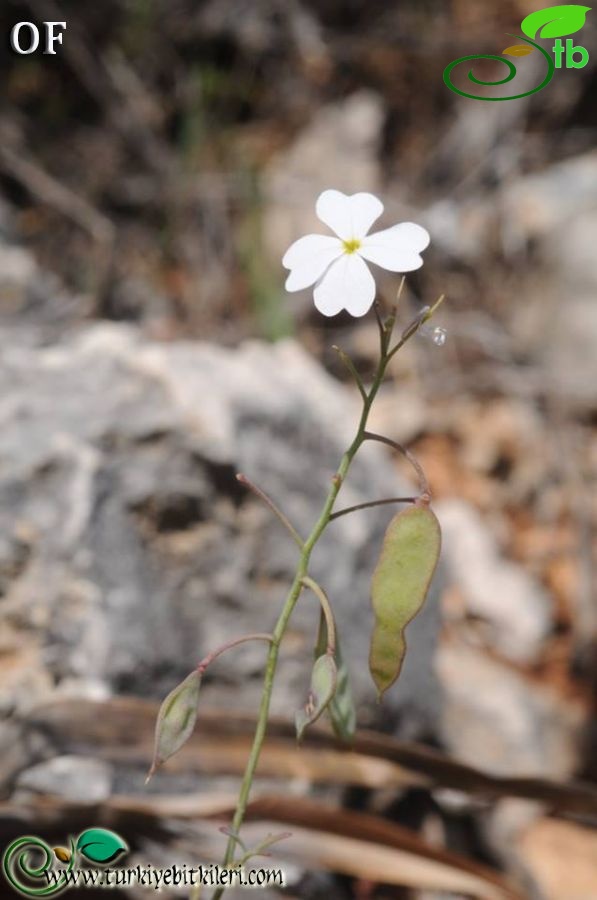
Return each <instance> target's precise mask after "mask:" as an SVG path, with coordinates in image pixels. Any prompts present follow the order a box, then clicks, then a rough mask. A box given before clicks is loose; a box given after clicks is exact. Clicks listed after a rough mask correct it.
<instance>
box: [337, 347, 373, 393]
mask: <svg viewBox="0 0 597 900" xmlns="http://www.w3.org/2000/svg"><path fill="white" fill-rule="evenodd" d="M332 350H335V351H336V353H337V354H338V356H339V357H340V359H341V360H342V362H343V363H344V365H345V366H346V368H347V369H348V371H349V372H350V374H351V375H352V377H353V379H354V382H355V384H356V386H357V387H358V389H359V393H360V395H361V397H362V398H363V400H366V399H367V391H366V390H365V385H364V384H363V382H362V380H361V376H360V375H359V373H358V372H357V370H356V368H355V364H354V363H353V361H352V359H351V358H350V356H349V355H348V353H345V352H344V350H341V349H340V347H338V345H337V344H333V345H332Z"/></svg>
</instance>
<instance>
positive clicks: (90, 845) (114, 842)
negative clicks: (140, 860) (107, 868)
mask: <svg viewBox="0 0 597 900" xmlns="http://www.w3.org/2000/svg"><path fill="white" fill-rule="evenodd" d="M128 849H129V848H128V846H127V844H125V842H124V841H123V840H122V838H121V837H120V835H118V834H116V832H114V831H109V830H108V829H107V828H88V829H87V831H84V832H83V833H82V834H80V835H79V839H78V840H77V851H78V852H79V853H80V854H81V855H82V856H84V857H85V859H88V860H89V861H90V862H95V863H109V862H112V861H113V860H115V859H116V857H117V856H120V854H121V853H127V852H128Z"/></svg>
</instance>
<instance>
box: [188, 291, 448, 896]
mask: <svg viewBox="0 0 597 900" xmlns="http://www.w3.org/2000/svg"><path fill="white" fill-rule="evenodd" d="M402 287H403V284H401V287H400V291H401V290H402ZM441 299H443V298H441ZM441 299H440V300H439V301H438V302H437V303H436V304H435V306H434V307H432V309H431V311H426V312H425V318H424V319H423V317H419V319H418V320H417V321H416V322H415V323H413V326H411V328H409V329H407V333H404V334H403V335H402V337H401V339H400V340H399V342H398V344H397V345H396V346H395V347H394V348H393V349H392V350H390V349H389V346H390V342H391V339H392V331H393V328H394V323H395V320H396V314H395V312H393V313H391V314H390V315H389V316H388V318H387V319H386V321H385V322H383V321H382V319H381V315H380V313H379V310H378V309H377V306H376V308H375V312H376V316H377V320H378V324H379V332H380V357H379V362H378V364H377V369H376V371H375V375H374V378H373V382H372V384H371V387H370V388H369V391H368V392H367V391H365V390H363V391H362V392H361V396H362V397H363V409H362V412H361V417H360V419H359V424H358V426H357V430H356V434H355V436H354V438H353V440H352V443H351V444H350V446H349V448H348V450H346V452H345V453H344V456H343V457H342V459H341V461H340V465H339V466H338V469H337V471H336V473H335V475H333V476H332V484H331V487H330V489H329V491H328V495H327V497H326V499H325V502H324V504H323V507H322V510H321V513H320V515H319V518H318V519H317V522H316V523H315V525H314V526H313V529H312V531H311V534H310V535H309V536H308V538H307V539H306V540H305V541H304V543H302V546H301V547H300V557H299V561H298V565H297V568H296V572H295V575H294V579H293V582H292V585H291V586H290V590H289V592H288V595H287V597H286V600H285V602H284V606H283V607H282V611H281V613H280V616H279V618H278V621H277V622H276V626H275V628H274V630H273V632H272V635H271V644H270V648H269V653H268V656H267V662H266V668H265V675H264V679H263V692H262V695H261V703H260V706H259V713H258V718H257V725H256V728H255V735H254V737H253V744H252V747H251V752H250V754H249V759H248V761H247V765H246V768H245V773H244V776H243V780H242V784H241V787H240V792H239V797H238V804H237V807H236V811H235V814H234V818H233V820H232V824H231V826H230V830H231V832H232V836H231V837H230V838H229V840H228V844H227V847H226V853H225V856H224V861H223V865H224V866H230V865H231V864H232V863H233V861H234V852H235V847H236V843H237V840H236V837H235V835H238V834H239V832H240V829H241V826H242V823H243V821H244V817H245V813H246V810H247V806H248V803H249V795H250V793H251V787H252V784H253V778H254V776H255V772H256V770H257V766H258V763H259V757H260V754H261V748H262V747H263V742H264V740H265V734H266V731H267V722H268V718H269V710H270V704H271V698H272V691H273V687H274V678H275V674H276V667H277V664H278V654H279V650H280V644H281V642H282V638H283V637H284V634H285V632H286V628H287V626H288V622H289V620H290V617H291V616H292V613H293V611H294V608H295V606H296V603H297V601H298V598H299V596H300V594H301V591H302V589H303V587H304V586H305V578H308V568H309V562H310V559H311V553H312V552H313V548H314V547H315V545H316V543H317V541H318V540H319V538H320V537H321V535H322V534H323V532H324V531H325V529H326V527H327V526H328V524H329V523H330V522H331V521H332V518H333V510H334V503H335V502H336V498H337V496H338V494H339V492H340V489H341V487H342V484H343V482H344V479H345V478H346V475H347V473H348V470H349V469H350V465H351V463H352V461H353V459H354V458H355V456H356V454H357V453H358V451H359V448H360V447H361V445H362V444H363V443H364V442H365V441H366V440H367V439H369V440H371V439H373V440H381V438H379V437H378V436H377V435H373V434H369V433H368V432H367V420H368V418H369V413H370V411H371V407H372V405H373V401H374V400H375V397H376V396H377V393H378V391H379V388H380V386H381V383H382V381H383V378H384V375H385V372H386V368H387V365H388V363H389V361H390V359H391V358H392V357H393V356H394V354H395V353H396V352H397V350H399V349H400V347H402V346H403V345H404V344H405V343H406V341H407V340H409V338H410V337H412V335H413V334H415V333H416V331H417V330H418V329H419V327H420V325H421V324H423V321H427V320H428V319H429V318H430V316H431V315H432V312H433V311H435V309H436V308H437V306H439V304H440V303H441ZM358 381H360V378H358ZM358 381H357V385H358ZM388 443H392V442H388ZM392 446H395V445H394V444H393V443H392ZM399 449H400V450H402V448H399ZM402 452H404V451H402ZM247 486H249V485H248V484H247ZM250 486H251V487H252V485H250ZM307 583H308V582H307ZM224 891H225V888H224V887H218V888H216V890H215V891H214V894H213V896H212V900H220V898H221V896H222V894H223V893H224ZM195 896H197V895H195Z"/></svg>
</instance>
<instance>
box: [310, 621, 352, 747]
mask: <svg viewBox="0 0 597 900" xmlns="http://www.w3.org/2000/svg"><path fill="white" fill-rule="evenodd" d="M327 645H328V630H327V626H326V621H325V616H324V615H323V613H322V614H321V617H320V620H319V634H318V636H317V644H316V647H315V655H316V657H317V656H319V655H320V654H322V653H324V652H325V650H326V647H327ZM336 670H337V677H336V691H335V693H334V696H333V697H332V699H331V700H330V703H329V705H328V709H327V711H328V715H329V717H330V720H331V723H332V728H333V729H334V733H335V735H336V737H337V738H339V739H340V740H341V741H345V742H346V743H348V744H351V743H352V742H353V740H354V736H355V731H356V726H357V710H356V706H355V702H354V697H353V696H352V689H351V686H350V675H349V672H348V666H347V665H346V662H345V660H344V657H343V655H342V650H341V645H340V641H339V639H338V634H337V633H336Z"/></svg>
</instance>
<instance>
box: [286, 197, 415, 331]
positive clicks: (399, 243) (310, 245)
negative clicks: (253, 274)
mask: <svg viewBox="0 0 597 900" xmlns="http://www.w3.org/2000/svg"><path fill="white" fill-rule="evenodd" d="M315 211H316V213H317V217H318V218H319V219H320V220H321V221H322V222H323V223H324V224H325V225H327V226H328V227H329V228H331V229H332V231H334V232H335V235H336V236H335V237H333V236H332V235H325V234H307V235H306V236H305V237H302V238H299V239H298V241H295V242H294V244H292V245H291V246H290V247H289V248H288V250H287V251H286V253H285V254H284V257H283V259H282V265H283V266H284V267H285V268H287V269H290V274H289V276H288V278H287V279H286V290H287V291H300V290H302V289H303V288H307V287H310V286H311V285H312V284H314V285H315V290H314V292H313V298H314V300H315V306H316V307H317V309H318V310H319V312H320V313H323V315H324V316H335V315H336V313H339V312H340V310H341V309H346V310H347V311H348V312H349V313H350V314H351V315H353V316H363V315H365V313H366V312H367V310H369V309H370V307H371V304H372V303H373V301H374V299H375V280H374V278H373V275H372V274H371V272H370V271H369V267H368V265H367V263H366V262H365V260H367V261H368V262H372V263H375V264H376V265H378V266H381V267H382V268H383V269H388V271H390V272H412V271H413V270H414V269H418V268H420V266H422V265H423V260H422V259H421V257H420V255H419V254H420V253H421V251H422V250H424V249H425V247H427V245H428V244H429V234H428V233H427V231H425V229H424V228H422V227H421V226H420V225H415V224H413V223H412V222H402V223H401V224H400V225H394V226H393V227H392V228H386V229H385V230H384V231H376V232H375V233H374V234H368V233H367V232H368V231H369V229H370V228H371V226H372V225H373V223H374V222H375V220H376V219H378V218H379V217H380V216H381V214H382V212H383V203H382V202H381V200H378V199H377V197H374V195H373V194H366V193H360V194H352V195H350V196H349V195H347V194H342V193H341V192H340V191H324V192H323V193H322V194H320V195H319V197H318V199H317V204H316V206H315Z"/></svg>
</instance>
